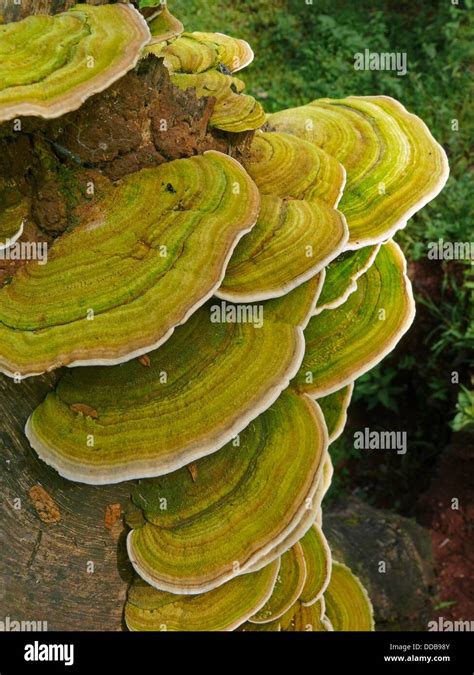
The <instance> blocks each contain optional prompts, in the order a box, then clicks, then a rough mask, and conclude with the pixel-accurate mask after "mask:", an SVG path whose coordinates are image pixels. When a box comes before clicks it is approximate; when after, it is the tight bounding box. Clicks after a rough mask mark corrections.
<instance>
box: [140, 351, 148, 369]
mask: <svg viewBox="0 0 474 675" xmlns="http://www.w3.org/2000/svg"><path fill="white" fill-rule="evenodd" d="M138 360H139V361H140V363H141V364H142V366H145V367H146V368H149V367H150V366H151V361H150V357H149V356H148V355H147V354H144V355H143V356H140V358H139V359H138Z"/></svg>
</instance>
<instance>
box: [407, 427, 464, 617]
mask: <svg viewBox="0 0 474 675" xmlns="http://www.w3.org/2000/svg"><path fill="white" fill-rule="evenodd" d="M473 475H474V441H473V438H472V436H469V434H461V433H459V434H453V438H452V443H451V444H450V445H449V446H448V448H446V450H445V452H444V453H443V456H442V457H441V460H440V463H439V466H438V469H437V471H436V474H435V476H434V478H433V481H432V483H431V486H430V488H429V490H428V491H427V492H426V493H425V494H424V495H422V497H421V498H420V500H419V502H418V504H417V506H416V511H415V513H416V516H417V520H418V522H420V523H421V524H422V525H424V526H425V527H427V528H428V529H429V530H430V532H431V538H432V543H433V556H434V559H435V566H436V572H437V577H438V578H437V582H438V589H439V593H438V604H439V603H441V602H446V603H448V602H450V603H454V604H452V605H450V606H449V607H442V608H440V609H439V610H437V611H436V613H435V617H441V616H442V617H443V618H444V619H446V620H464V621H472V620H474V587H473V583H472V582H473V579H474V550H473V545H472V544H473V541H474V532H473V524H474V481H473V480H472V476H473ZM453 500H458V504H459V508H453V505H454V506H457V504H456V502H453Z"/></svg>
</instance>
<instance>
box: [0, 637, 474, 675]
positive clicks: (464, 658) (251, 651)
mask: <svg viewBox="0 0 474 675" xmlns="http://www.w3.org/2000/svg"><path fill="white" fill-rule="evenodd" d="M35 643H36V644H37V647H36V648H35ZM28 645H30V646H28ZM41 645H47V646H49V645H58V646H59V645H63V648H64V646H65V645H73V648H74V649H73V652H72V653H71V652H70V651H69V650H66V651H64V650H63V652H62V654H61V652H60V648H59V649H58V650H57V651H56V656H62V657H63V658H65V659H69V660H71V655H72V657H73V663H71V665H65V663H64V662H59V661H28V660H25V656H26V655H27V654H28V656H30V655H32V656H36V657H37V658H39V657H40V655H47V656H49V657H52V658H54V656H55V652H54V651H52V652H50V651H49V647H41ZM443 645H444V647H443ZM472 646H473V640H472V633H467V632H465V633H463V632H438V633H414V632H413V633H383V632H379V633H54V632H51V633H33V632H23V633H17V632H11V633H0V675H23V673H35V672H37V671H40V672H42V673H87V674H89V673H95V672H102V673H104V674H105V675H109V673H112V672H120V673H122V672H124V671H125V669H126V668H130V669H131V670H130V673H131V674H133V675H140V674H141V672H143V673H147V674H148V673H150V674H153V675H155V674H159V673H162V672H163V671H170V669H171V672H173V673H174V672H177V671H179V672H185V669H186V668H188V667H189V668H192V671H191V672H203V673H207V672H208V671H209V670H211V672H212V670H214V668H218V670H219V672H220V673H222V674H223V675H224V674H226V673H228V672H229V671H232V672H235V671H236V669H237V668H240V669H242V670H243V672H246V671H248V672H249V673H255V672H256V669H257V668H259V669H260V668H262V669H263V670H262V673H268V672H270V668H271V667H273V666H275V667H276V668H278V671H277V672H281V671H283V670H284V669H287V668H288V667H290V671H289V673H290V674H291V675H293V673H295V675H296V674H298V673H301V672H303V671H306V672H308V675H313V674H314V675H317V674H319V673H323V672H324V671H325V670H327V671H328V672H335V673H338V674H339V673H354V675H355V674H357V675H358V674H359V673H361V675H363V674H364V675H365V671H367V672H368V673H372V672H374V673H382V674H383V673H406V675H410V674H411V673H429V674H430V673H433V675H438V673H450V674H451V673H452V674H453V675H472V673H473V672H474V663H473V659H472V651H473V650H472ZM46 650H47V651H46ZM388 657H390V659H389V658H388ZM394 657H396V659H394ZM401 658H403V659H404V660H403V661H402V660H400V659H401ZM428 658H430V660H429V661H428ZM448 659H449V660H448ZM99 669H100V671H99ZM102 669H103V670H102ZM115 669H116V670H115Z"/></svg>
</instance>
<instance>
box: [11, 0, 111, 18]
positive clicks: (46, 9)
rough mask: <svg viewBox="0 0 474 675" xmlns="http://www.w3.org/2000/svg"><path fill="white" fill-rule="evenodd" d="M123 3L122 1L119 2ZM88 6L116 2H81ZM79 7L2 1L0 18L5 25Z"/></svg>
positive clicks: (71, 0)
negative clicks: (37, 15)
mask: <svg viewBox="0 0 474 675" xmlns="http://www.w3.org/2000/svg"><path fill="white" fill-rule="evenodd" d="M117 1H119V2H120V1H121V0H117ZM81 2H82V3H85V4H87V5H109V4H113V2H114V0H81ZM74 5H77V0H0V16H1V17H2V18H3V22H4V23H9V22H10V21H20V19H24V18H25V17H27V16H30V15H32V14H58V13H59V12H65V11H66V10H68V9H70V8H71V7H74Z"/></svg>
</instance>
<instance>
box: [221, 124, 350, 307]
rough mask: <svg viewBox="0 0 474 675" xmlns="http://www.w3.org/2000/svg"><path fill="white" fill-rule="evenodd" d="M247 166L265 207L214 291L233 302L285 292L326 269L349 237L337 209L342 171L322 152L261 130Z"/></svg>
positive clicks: (264, 298)
mask: <svg viewBox="0 0 474 675" xmlns="http://www.w3.org/2000/svg"><path fill="white" fill-rule="evenodd" d="M244 166H245V168H246V169H247V171H248V173H249V175H250V176H252V178H253V179H254V181H255V183H256V185H257V187H258V189H259V191H260V194H261V200H262V202H261V209H260V214H259V217H258V219H257V222H256V225H255V227H254V228H253V230H252V232H251V233H249V234H248V235H246V236H245V237H243V238H242V239H241V241H240V242H239V244H238V245H237V247H236V249H235V251H234V253H233V255H232V257H231V259H230V262H229V264H228V266H227V270H226V274H225V277H224V281H223V283H222V286H221V287H220V288H219V290H218V291H217V295H218V296H219V297H221V298H224V299H226V300H231V301H234V302H252V301H257V300H266V299H268V298H271V297H278V296H281V295H284V294H286V293H288V292H289V291H291V290H292V289H293V288H295V287H296V286H298V285H299V284H301V283H303V282H304V281H307V280H308V279H310V278H311V277H313V276H314V275H315V274H317V273H318V272H320V271H321V270H322V269H324V268H325V266H326V265H327V264H328V263H329V262H330V261H331V260H333V259H334V258H335V257H336V256H337V255H339V253H341V251H342V250H343V249H344V247H345V245H346V243H347V240H348V237H349V232H348V229H347V224H346V220H345V218H344V216H343V215H342V213H341V212H340V211H337V210H336V208H335V206H336V205H337V202H338V200H339V196H340V193H341V190H342V187H343V185H344V182H345V172H344V169H343V168H342V166H341V165H340V164H339V162H337V161H335V160H334V159H333V158H332V157H329V155H327V154H326V153H325V152H323V151H321V150H319V149H318V148H316V147H315V146H313V145H311V144H310V143H307V142H305V141H301V140H300V139H298V138H296V137H292V136H289V135H287V134H279V133H266V132H257V134H256V135H255V138H254V140H253V142H252V145H251V147H250V158H249V159H248V160H247V161H246V162H245V163H244ZM323 288H324V287H323Z"/></svg>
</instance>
